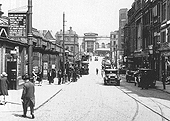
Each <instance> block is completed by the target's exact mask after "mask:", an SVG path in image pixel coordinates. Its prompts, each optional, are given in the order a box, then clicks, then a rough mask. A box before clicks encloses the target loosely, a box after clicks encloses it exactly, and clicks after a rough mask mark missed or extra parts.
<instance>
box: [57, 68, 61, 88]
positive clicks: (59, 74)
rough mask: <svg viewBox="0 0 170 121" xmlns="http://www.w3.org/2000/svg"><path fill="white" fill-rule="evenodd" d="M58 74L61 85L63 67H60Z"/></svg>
mask: <svg viewBox="0 0 170 121" xmlns="http://www.w3.org/2000/svg"><path fill="white" fill-rule="evenodd" d="M57 74H58V75H57V77H58V85H60V84H61V78H62V71H61V69H59V71H58V73H57Z"/></svg>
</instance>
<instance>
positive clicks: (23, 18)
mask: <svg viewBox="0 0 170 121" xmlns="http://www.w3.org/2000/svg"><path fill="white" fill-rule="evenodd" d="M8 17H9V19H10V22H9V23H10V27H9V36H10V37H26V36H27V32H26V30H27V29H26V28H27V14H26V13H8Z"/></svg>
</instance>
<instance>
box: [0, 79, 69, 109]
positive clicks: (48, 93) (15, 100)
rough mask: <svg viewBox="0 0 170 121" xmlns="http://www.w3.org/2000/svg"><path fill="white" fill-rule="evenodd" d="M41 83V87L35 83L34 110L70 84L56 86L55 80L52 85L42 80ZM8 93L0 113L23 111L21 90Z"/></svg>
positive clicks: (56, 80) (0, 106)
mask: <svg viewBox="0 0 170 121" xmlns="http://www.w3.org/2000/svg"><path fill="white" fill-rule="evenodd" d="M42 82H43V83H42V86H38V84H37V83H35V110H37V109H38V108H40V107H41V106H43V105H44V104H45V103H46V102H48V101H49V100H50V99H51V98H53V97H54V96H55V95H56V94H58V93H59V92H60V91H62V89H63V88H64V87H65V86H66V85H68V84H69V83H70V82H67V83H65V84H61V85H58V84H57V82H58V79H57V78H55V79H54V83H52V84H49V83H48V80H43V81H42ZM8 93H9V94H8V96H6V101H7V103H6V104H5V105H0V112H21V111H23V109H22V102H21V101H22V100H21V95H22V88H21V89H18V90H8ZM1 98H2V96H1ZM28 110H29V108H28Z"/></svg>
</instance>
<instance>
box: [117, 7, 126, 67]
mask: <svg viewBox="0 0 170 121" xmlns="http://www.w3.org/2000/svg"><path fill="white" fill-rule="evenodd" d="M127 11H128V9H127V8H122V9H120V10H119V37H118V51H117V53H118V60H119V64H120V65H121V64H123V58H124V57H123V56H124V26H125V24H126V23H127Z"/></svg>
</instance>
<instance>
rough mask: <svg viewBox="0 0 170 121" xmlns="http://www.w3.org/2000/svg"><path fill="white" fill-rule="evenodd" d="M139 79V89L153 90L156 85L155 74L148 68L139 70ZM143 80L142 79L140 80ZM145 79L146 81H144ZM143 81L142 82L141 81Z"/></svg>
mask: <svg viewBox="0 0 170 121" xmlns="http://www.w3.org/2000/svg"><path fill="white" fill-rule="evenodd" d="M139 73H140V77H139V85H140V86H141V87H143V86H144V87H147V88H148V87H151V88H154V87H155V85H156V74H155V72H154V70H152V69H148V68H140V69H139ZM142 78H143V79H142ZM145 78H146V79H145ZM141 80H143V81H141Z"/></svg>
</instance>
